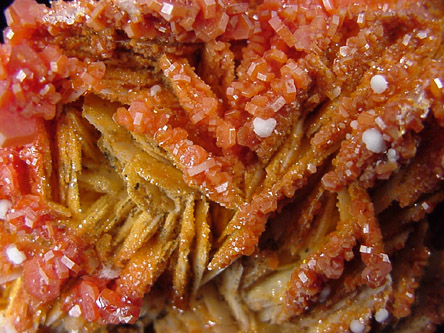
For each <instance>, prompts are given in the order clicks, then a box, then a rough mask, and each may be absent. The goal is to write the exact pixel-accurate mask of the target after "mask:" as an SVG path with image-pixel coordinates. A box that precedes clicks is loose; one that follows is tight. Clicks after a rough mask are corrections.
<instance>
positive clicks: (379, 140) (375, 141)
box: [362, 128, 386, 153]
mask: <svg viewBox="0 0 444 333" xmlns="http://www.w3.org/2000/svg"><path fill="white" fill-rule="evenodd" d="M362 142H364V144H365V146H366V148H367V149H368V150H370V151H371V152H373V153H382V152H384V151H385V149H386V145H385V141H384V138H383V137H382V134H381V133H380V132H379V131H378V130H377V129H376V128H369V129H367V130H366V131H365V132H364V133H362Z"/></svg>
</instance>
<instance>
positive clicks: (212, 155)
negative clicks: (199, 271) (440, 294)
mask: <svg viewBox="0 0 444 333" xmlns="http://www.w3.org/2000/svg"><path fill="white" fill-rule="evenodd" d="M443 13H444V8H443V4H442V3H440V4H430V3H427V2H426V1H424V2H418V3H412V2H410V1H384V2H383V3H380V2H377V1H364V0H362V1H347V0H344V1H341V0H322V1H321V0H307V1H294V2H292V1H281V0H265V1H260V2H257V3H256V2H254V1H248V2H247V1H243V2H239V1H231V0H223V1H214V0H197V1H161V0H134V1H117V0H116V1H114V0H103V1H98V2H97V1H92V0H91V1H89V0H77V1H73V2H63V1H57V2H54V3H52V7H51V8H47V7H46V6H44V5H39V4H36V3H34V2H33V1H32V0H16V1H15V2H14V3H13V5H12V6H11V7H10V8H9V9H8V10H7V11H6V17H7V20H8V25H9V27H8V28H6V30H5V31H4V39H5V43H4V44H3V45H2V46H1V48H0V144H1V145H2V148H1V149H0V199H1V200H6V201H8V202H10V203H11V207H9V208H8V212H7V214H6V216H5V219H4V222H3V223H2V226H1V228H0V233H1V241H0V243H1V248H2V249H6V248H7V247H8V246H9V245H10V244H16V245H17V247H18V248H19V249H20V251H21V252H22V253H24V254H25V255H26V260H23V263H20V264H13V263H11V262H10V260H9V261H8V258H7V256H5V255H4V253H3V254H2V255H1V256H0V267H1V272H2V274H4V275H13V274H23V281H24V286H25V289H24V290H23V291H22V296H21V297H22V298H21V299H22V300H26V301H28V302H30V308H31V310H32V311H34V312H36V311H38V309H39V308H40V307H42V306H44V305H45V304H49V303H50V302H51V301H53V300H55V299H56V298H58V297H62V298H64V300H65V301H64V303H63V311H64V312H66V313H68V312H69V313H70V315H71V316H74V317H76V316H77V317H78V316H80V315H82V316H83V318H85V319H86V320H87V321H90V322H97V323H100V324H119V323H134V322H135V321H136V320H137V318H138V317H139V315H140V313H141V309H140V308H141V305H142V299H143V297H144V295H145V294H146V293H148V292H149V291H150V288H151V286H152V284H153V283H154V282H155V280H156V278H157V276H153V275H152V274H151V272H150V271H148V270H143V269H141V268H140V269H139V268H138V266H137V265H140V266H141V267H142V266H143V267H145V266H147V265H151V264H152V265H156V264H157V263H154V260H153V263H147V262H146V261H145V260H141V261H140V262H137V260H138V259H137V260H136V263H135V264H134V265H132V266H127V267H125V268H124V269H123V270H122V274H121V275H120V277H119V276H115V277H114V276H113V277H99V276H97V274H96V273H97V270H98V269H99V268H103V267H104V265H102V263H101V262H100V258H99V256H98V255H97V253H96V252H95V250H94V245H93V244H88V243H87V242H86V241H85V240H83V239H81V237H77V236H72V237H71V236H69V237H68V236H67V234H69V231H68V228H65V227H64V226H62V224H60V223H58V221H61V220H69V218H70V217H71V215H72V214H73V213H72V212H70V211H69V209H68V208H67V207H65V206H63V205H62V204H60V203H58V202H57V198H58V196H59V194H58V193H57V191H58V190H57V189H56V188H55V187H54V186H52V185H51V184H52V183H53V182H54V179H53V178H54V175H52V174H51V173H50V172H49V173H48V170H53V169H52V168H54V169H55V168H57V165H54V166H51V158H52V157H51V146H53V145H54V143H53V142H52V139H51V137H52V135H53V134H54V132H55V125H54V122H53V119H55V118H57V117H58V115H60V114H61V112H62V111H61V106H62V105H66V104H70V103H71V104H72V105H75V104H76V103H79V102H80V103H81V102H82V100H83V98H84V97H85V96H88V95H92V94H94V95H97V96H100V97H102V98H105V99H108V100H110V101H112V102H117V103H119V107H118V108H117V109H116V112H115V113H114V114H113V120H114V122H115V123H117V124H119V125H121V126H123V127H125V128H126V129H127V130H129V131H130V132H132V133H136V134H138V135H142V136H146V137H148V138H150V139H151V140H153V142H155V144H156V145H157V146H158V147H160V148H161V149H162V150H163V151H165V152H166V153H167V154H168V156H169V158H170V159H171V160H172V161H173V163H174V165H175V167H176V168H178V169H179V170H180V171H181V172H182V174H183V180H184V181H185V183H186V184H187V185H188V186H190V187H191V188H194V189H197V190H199V191H201V192H202V193H203V194H204V195H205V196H206V197H207V198H208V199H209V200H211V201H212V202H215V203H217V204H219V205H220V206H222V207H225V208H226V209H231V210H233V211H235V212H236V213H235V214H234V217H233V218H232V219H230V220H229V222H228V223H227V225H226V226H225V227H224V228H223V231H221V232H219V233H218V235H217V237H218V238H217V237H216V235H215V236H214V237H215V240H214V241H215V242H216V243H218V244H219V247H218V248H217V249H216V250H215V251H214V253H212V257H211V260H210V262H209V263H208V270H209V271H217V270H222V269H225V268H227V267H229V266H230V265H232V264H233V263H234V262H235V261H236V260H238V259H239V260H240V258H242V257H244V256H250V255H252V254H254V253H257V251H258V247H259V243H260V238H261V236H262V235H263V234H264V231H265V230H266V228H267V222H268V221H270V219H277V218H276V215H278V214H279V213H280V212H281V211H282V209H283V206H284V204H285V203H287V202H288V200H289V199H292V198H296V199H298V198H299V197H298V191H302V190H303V189H305V188H306V187H307V188H308V187H309V188H311V187H312V185H311V184H312V182H313V179H317V181H319V182H320V183H321V184H322V187H323V190H322V191H324V190H326V191H331V192H334V193H338V198H339V199H338V200H339V202H341V200H342V202H347V204H348V205H349V206H350V210H349V212H348V213H347V214H345V215H342V213H343V212H341V208H339V211H340V213H341V216H340V221H339V222H338V224H337V225H336V227H335V228H334V231H332V232H331V233H330V234H329V236H328V237H327V240H326V241H325V242H324V243H323V244H322V246H321V247H320V248H318V249H317V250H316V251H313V252H312V253H311V254H310V255H309V256H308V257H307V258H306V259H305V260H304V261H303V263H302V264H301V265H300V266H299V267H298V268H296V269H295V270H294V271H293V273H292V274H291V279H290V280H289V281H288V290H287V291H286V292H285V294H284V297H283V299H284V301H283V302H284V306H283V307H282V312H281V313H280V314H279V316H278V317H277V318H274V320H275V322H277V323H283V322H286V321H289V320H291V318H293V317H295V316H298V315H301V314H303V313H304V311H306V310H307V309H308V308H309V307H310V306H312V305H313V304H314V303H315V301H317V300H319V297H320V296H319V295H320V294H321V292H322V290H323V289H324V288H325V287H326V285H327V282H328V281H329V280H331V279H335V280H336V279H339V278H340V277H341V276H343V274H344V270H345V265H346V263H347V262H350V261H352V260H354V258H355V257H358V256H359V257H360V258H361V260H362V263H363V265H362V267H361V268H362V270H361V273H360V274H358V275H357V277H355V280H353V281H347V282H348V283H350V285H353V284H357V285H367V286H369V287H371V288H378V287H381V286H383V285H384V283H386V281H387V277H388V276H389V274H390V272H391V271H392V264H391V261H390V259H389V256H388V253H389V249H388V246H387V245H386V244H385V243H384V235H383V232H382V231H381V228H380V226H379V222H378V214H380V213H381V212H382V211H383V210H385V209H386V208H387V207H388V206H389V205H390V204H391V203H392V201H397V202H398V203H399V206H400V207H401V208H402V207H409V206H412V205H416V203H415V202H416V200H419V199H420V196H421V195H422V194H424V193H426V194H429V193H435V192H436V193H437V192H439V193H441V192H442V178H443V177H444V170H443V169H444V163H443V161H444V160H443V156H444V148H443V147H444V146H443V141H442V140H443V139H444V131H443V128H442V127H441V126H442V125H444V109H443V105H444V61H443V54H444V53H443V44H442V38H443V37H442V36H443V20H442V14H443ZM85 40H86V42H85ZM82 43H83V44H82ZM144 45H145V46H146V49H143V46H144ZM125 47H126V49H125ZM132 48H133V49H134V50H136V51H134V54H136V55H134V54H133V55H134V58H131V57H130V56H128V58H125V57H126V56H127V55H126V54H125V52H133V51H129V50H132ZM123 50H125V51H123ZM197 53H198V57H196V54H197ZM134 59H136V60H134ZM141 59H142V60H141ZM196 59H198V60H196ZM131 61H134V62H136V63H137V61H139V62H140V63H137V64H136V65H135V66H136V67H137V66H139V67H143V66H142V65H140V64H143V65H144V66H146V67H148V68H150V70H152V72H153V74H152V75H153V77H154V79H152V81H149V80H151V79H147V80H148V81H149V82H150V84H148V86H149V89H142V88H141V89H135V90H134V91H130V92H125V93H119V92H113V90H112V89H113V87H112V85H111V84H110V83H109V82H112V80H111V79H110V77H111V75H114V74H110V73H112V71H111V68H112V67H113V66H116V64H119V62H121V63H125V62H128V63H130V62H131ZM146 67H144V68H143V69H144V70H145V69H146ZM122 75H123V74H122ZM377 75H380V76H382V77H383V82H382V83H379V85H378V82H377V81H373V78H375V76H377ZM128 77H131V76H130V74H128ZM377 78H379V77H377ZM373 82H376V83H373ZM381 84H382V86H381ZM384 84H385V85H386V86H385V85H384ZM140 85H141V86H143V84H142V83H140ZM379 89H381V92H380V91H379ZM165 105H168V108H167V107H164V106H165ZM318 113H320V114H321V116H320V118H319V119H318V120H316V121H315V120H313V119H312V118H313V117H317V114H318ZM313 115H315V116H313ZM301 120H304V121H306V123H305V124H304V125H303V128H302V129H299V130H303V131H304V133H306V134H303V135H301V137H300V138H302V139H298V140H300V141H301V142H302V140H304V139H303V138H304V137H305V141H304V142H305V143H304V144H301V143H300V142H299V143H297V142H296V143H294V145H295V147H299V148H298V149H300V151H291V150H288V151H287V152H286V155H284V156H286V157H285V158H284V157H283V155H280V149H281V147H284V146H285V143H286V142H288V141H289V140H290V141H291V137H292V136H294V137H295V138H296V137H297V135H296V134H295V133H296V132H297V131H298V129H297V125H296V124H297V123H298V122H299V121H301ZM264 133H265V134H264ZM424 133H425V134H424ZM422 136H423V137H424V138H423V140H422V141H421V138H422ZM289 138H290V139H289ZM298 138H299V137H298ZM307 138H308V139H307ZM295 140H296V139H295ZM432 141H433V142H434V143H431V142H432ZM420 142H426V143H425V144H424V147H425V148H421V147H422V146H421V147H420ZM285 149H287V148H285ZM415 156H419V157H418V160H415V163H412V164H410V161H411V160H412V159H413V158H414V157H415ZM288 165H291V166H290V167H288ZM74 167H75V166H73V168H74ZM423 168H425V169H427V168H430V170H429V171H427V172H424V173H423V172H422V169H423ZM401 169H402V170H404V169H407V171H406V172H407V173H408V174H409V175H414V176H416V175H418V177H417V179H419V181H418V180H416V178H415V177H413V176H412V177H411V178H409V179H405V180H404V182H406V183H407V184H408V185H403V184H402V183H403V182H401V181H399V182H398V183H399V184H398V183H397V185H396V186H398V187H397V188H396V189H395V190H393V191H392V192H390V193H392V194H393V193H394V194H393V196H394V197H393V198H392V197H390V198H389V197H387V196H383V195H381V196H380V197H377V198H375V196H376V195H374V193H376V194H377V193H379V192H378V191H379V189H381V188H382V189H383V190H385V189H386V187H384V185H380V184H382V182H383V181H386V180H388V179H391V178H394V179H396V181H398V179H397V178H396V177H398V176H397V174H398V172H399V170H401ZM284 170H285V172H283V171H284ZM419 174H421V175H419ZM245 175H257V177H258V179H256V180H255V179H254V176H252V177H251V178H250V179H246V178H244V176H245ZM252 179H253V180H252ZM264 179H265V180H264ZM357 184H358V185H357ZM403 186H404V187H403ZM408 186H410V189H408ZM374 187H375V188H376V187H377V189H376V190H375V192H372V189H373V188H374ZM387 187H389V185H387ZM411 188H417V189H418V190H417V191H416V193H417V196H415V195H416V194H415V193H412V190H411ZM403 189H405V191H403ZM383 190H380V192H382V193H383ZM440 191H441V192H440ZM372 196H373V197H372ZM296 199H294V200H296ZM299 199H300V200H302V198H299ZM6 201H5V202H6ZM437 204H438V202H434V201H433V200H431V201H430V202H429V203H428V204H427V205H428V208H427V209H426V210H425V212H424V215H425V214H426V213H431V211H432V210H433V208H434V206H436V205H437ZM338 206H340V203H339V204H338ZM312 208H313V210H312V211H311V212H312V215H310V214H308V215H303V216H302V217H301V218H300V219H301V220H304V219H306V220H307V221H309V220H310V219H312V218H313V216H315V215H316V212H317V211H319V210H320V209H321V208H320V203H319V202H318V203H317V205H315V204H314V206H313V207H312ZM417 214H419V215H421V213H417ZM419 215H418V216H419ZM421 216H422V215H421ZM418 220H419V219H418ZM298 223H299V222H298ZM307 223H308V222H307ZM298 228H299V227H295V226H288V227H285V228H284V230H287V231H288V232H289V239H293V238H292V237H296V236H295V233H296V231H295V230H299V229H298ZM301 228H302V227H301ZM308 229H309V228H307V230H308ZM301 230H302V229H301ZM299 231H300V230H299ZM301 232H302V231H301ZM304 232H305V231H304ZM298 237H299V236H298ZM216 238H217V239H216ZM296 238H297V237H296ZM286 244H287V243H286ZM404 244H405V240H404V241H400V245H399V248H402V247H404ZM286 246H288V247H289V248H290V249H292V250H290V252H293V250H294V251H296V250H295V249H296V245H292V244H287V245H286ZM357 247H358V249H359V251H357V250H356V248H357ZM394 247H396V246H395V245H394ZM5 251H6V250H5ZM5 251H3V252H5ZM412 251H413V250H412ZM358 252H359V253H358ZM419 252H421V253H419ZM153 253H154V252H153ZM418 253H419V254H418V256H421V258H422V257H423V256H426V255H427V250H426V248H425V247H424V248H422V247H421V248H418ZM145 255H146V256H147V257H150V256H151V255H152V253H151V252H150V251H148V250H147V251H146V253H145ZM273 258H274V257H273ZM270 260H271V259H270ZM424 260H425V259H424ZM278 261H279V260H277V262H278ZM283 261H285V260H283ZM144 265H145V266H144ZM158 265H159V266H162V265H163V266H166V263H163V262H162V263H158ZM17 266H20V267H23V268H22V273H17V272H18V270H17ZM424 266H425V265H424ZM421 267H422V266H421ZM417 275H418V276H420V273H417ZM132 277H134V279H133V278H132ZM141 281H144V282H143V283H141ZM411 283H412V284H413V283H414V282H413V281H412V282H411ZM66 286H68V287H66ZM405 286H406V288H407V289H408V286H410V284H409V282H405ZM350 288H351V287H350ZM413 291H414V288H413V289H412V290H410V291H409V292H413ZM399 293H400V295H398V296H399V297H398V296H396V297H395V298H396V301H395V302H394V305H393V311H394V313H395V315H396V316H399V317H402V316H406V315H408V314H409V307H410V305H411V304H412V303H413V300H406V299H403V297H404V296H402V295H404V294H405V293H404V294H402V293H401V292H399ZM401 294H402V295H401ZM14 311H15V312H14V313H13V314H14V315H15V316H16V318H18V319H17V321H16V322H15V323H14V325H15V327H16V329H18V330H24V329H30V328H31V327H32V325H34V324H33V323H32V320H30V319H29V318H28V317H26V315H25V314H24V313H25V312H26V310H24V309H23V308H21V307H19V306H17V307H15V310H14ZM24 318H28V320H25V319H24ZM22 319H23V320H22ZM347 329H348V328H347Z"/></svg>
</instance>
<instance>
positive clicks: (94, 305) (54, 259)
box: [0, 126, 141, 331]
mask: <svg viewBox="0 0 444 333" xmlns="http://www.w3.org/2000/svg"><path fill="white" fill-rule="evenodd" d="M49 151H50V150H49V141H48V134H47V133H46V130H45V129H44V127H43V126H39V127H38V132H37V136H36V137H35V140H34V142H33V143H32V144H28V145H26V146H24V147H17V148H2V149H1V150H0V220H1V227H0V235H1V237H0V248H1V253H2V255H0V271H1V272H2V277H1V283H2V284H3V283H6V282H9V281H12V280H15V279H17V278H18V277H19V276H22V278H23V286H24V290H25V291H26V293H22V295H20V297H19V299H20V302H23V304H26V306H27V307H29V308H27V309H25V310H24V311H25V313H26V311H32V312H38V311H40V310H39V309H40V308H41V307H42V306H45V305H46V304H49V303H51V302H52V301H54V300H55V299H57V298H58V297H59V296H60V295H62V293H63V288H62V287H63V286H64V284H65V282H66V281H67V280H68V279H70V278H71V279H79V280H78V282H77V284H76V285H75V286H74V287H73V288H72V289H71V290H70V291H69V292H68V295H64V297H65V301H64V303H63V305H62V308H63V309H64V310H65V311H66V312H67V313H70V314H71V315H72V316H80V315H81V316H82V317H84V318H86V319H87V320H90V321H96V322H101V323H114V324H117V323H120V322H125V323H130V322H134V321H135V320H136V319H137V318H138V317H139V313H140V305H141V304H140V301H139V300H137V299H131V300H130V299H128V298H127V297H126V296H124V295H122V294H120V293H119V292H118V291H116V290H114V289H115V288H114V289H113V288H112V287H110V286H109V282H110V281H111V280H112V279H114V278H116V273H115V272H114V273H113V274H110V273H109V272H107V273H106V272H105V271H106V267H102V265H101V263H100V262H99V260H98V258H97V255H96V254H95V252H94V250H91V249H90V248H89V247H88V245H87V244H84V242H82V241H81V240H79V239H77V238H75V237H74V236H72V235H70V233H69V232H68V231H67V230H66V229H65V228H64V227H62V226H61V225H60V224H59V222H60V220H63V219H65V218H66V216H64V215H63V214H61V213H60V212H59V211H57V209H55V208H54V207H51V206H50V205H49V204H48V197H47V196H48V193H47V186H46V185H47V182H46V179H45V172H44V170H45V166H44V164H45V163H47V162H48V161H47V157H46V154H48V153H49ZM49 163H51V162H50V161H49ZM104 272H105V273H104ZM65 293H66V292H65ZM73 309H74V310H73ZM12 316H13V318H15V322H14V325H15V329H17V330H18V331H25V330H27V329H29V328H30V327H31V326H32V324H33V323H32V322H30V320H31V319H30V318H29V317H28V316H26V315H23V312H22V307H20V306H19V307H14V308H13V313H12Z"/></svg>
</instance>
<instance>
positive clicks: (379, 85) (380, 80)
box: [370, 74, 388, 94]
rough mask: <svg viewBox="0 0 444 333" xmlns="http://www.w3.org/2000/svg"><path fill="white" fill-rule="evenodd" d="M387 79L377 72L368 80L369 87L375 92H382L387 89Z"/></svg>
mask: <svg viewBox="0 0 444 333" xmlns="http://www.w3.org/2000/svg"><path fill="white" fill-rule="evenodd" d="M387 86H388V84H387V80H386V79H385V77H384V75H380V74H377V75H375V76H373V77H372V78H371V80H370V87H371V88H372V90H373V91H374V92H375V93H377V94H382V93H383V92H384V91H385V90H386V89H387Z"/></svg>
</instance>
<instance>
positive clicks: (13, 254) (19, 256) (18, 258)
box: [6, 244, 26, 265]
mask: <svg viewBox="0 0 444 333" xmlns="http://www.w3.org/2000/svg"><path fill="white" fill-rule="evenodd" d="M6 255H7V256H8V260H9V261H10V262H11V263H13V264H15V265H21V264H22V263H23V262H24V261H25V260H26V255H25V253H24V252H22V251H20V250H19V249H18V248H17V246H16V245H15V244H11V245H9V246H8V247H7V248H6Z"/></svg>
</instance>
